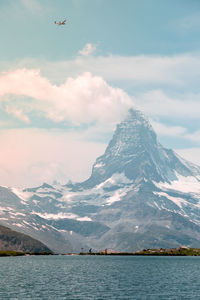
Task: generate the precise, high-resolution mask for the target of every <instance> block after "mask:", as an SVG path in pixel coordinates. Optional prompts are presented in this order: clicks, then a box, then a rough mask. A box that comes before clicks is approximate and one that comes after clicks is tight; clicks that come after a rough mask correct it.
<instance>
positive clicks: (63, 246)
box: [0, 110, 200, 252]
mask: <svg viewBox="0 0 200 300" xmlns="http://www.w3.org/2000/svg"><path fill="white" fill-rule="evenodd" d="M0 222H1V223H2V224H3V225H6V226H9V227H11V228H13V229H16V228H17V229H18V230H19V231H21V232H23V233H26V234H29V235H31V236H33V237H34V238H36V239H38V240H40V241H42V242H44V243H45V244H46V245H47V246H48V247H49V248H50V249H52V250H53V251H55V252H70V251H80V250H81V248H84V249H88V248H90V247H92V248H93V249H105V248H112V249H116V250H121V251H135V250H138V249H142V248H153V247H155V248H158V247H163V248H164V247H166V248H167V247H177V246H180V245H187V246H190V247H192V246H194V247H200V167H199V166H196V165H194V164H192V163H190V162H188V161H186V160H184V159H183V158H181V157H180V156H178V155H177V154H176V153H175V152H174V151H173V150H170V149H166V148H164V147H163V146H162V145H161V144H160V143H159V142H158V140H157V136H156V134H155V132H154V130H153V128H152V126H151V125H150V123H149V121H148V120H147V119H146V117H144V115H143V114H142V113H141V112H140V111H137V110H131V111H130V112H129V114H128V116H127V117H126V119H125V120H124V121H123V122H121V123H120V124H119V125H118V126H117V128H116V130H115V132H114V135H113V138H112V139H111V141H110V143H109V144H108V147H107V149H106V150H105V153H104V154H103V155H102V156H100V157H99V158H97V160H96V162H95V163H94V165H93V168H92V173H91V176H90V177H89V178H88V180H86V181H84V182H81V183H75V184H72V183H68V184H66V185H59V184H55V185H49V184H47V183H44V184H43V185H41V186H39V187H36V188H29V189H14V188H3V187H1V188H0Z"/></svg>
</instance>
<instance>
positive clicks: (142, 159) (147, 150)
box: [81, 109, 191, 188]
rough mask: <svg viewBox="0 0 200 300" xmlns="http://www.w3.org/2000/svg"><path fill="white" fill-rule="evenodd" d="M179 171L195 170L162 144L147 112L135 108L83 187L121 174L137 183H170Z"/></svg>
mask: <svg viewBox="0 0 200 300" xmlns="http://www.w3.org/2000/svg"><path fill="white" fill-rule="evenodd" d="M177 172H179V173H181V174H183V175H184V176H185V175H191V169H188V166H187V165H186V164H184V163H183V161H181V160H180V159H179V158H178V156H177V155H176V154H175V153H174V152H173V151H172V150H169V149H165V148H164V147H163V146H162V145H161V144H160V143H159V142H158V140H157V135H156V133H155V131H154V130H153V128H152V126H151V124H150V122H149V120H148V119H147V118H146V117H145V116H144V115H143V113H142V112H140V111H139V110H134V109H131V110H129V113H128V114H127V116H126V118H125V119H124V121H122V122H121V123H119V124H118V125H117V127H116V130H115V132H114V135H113V137H112V139H111V141H110V143H109V144H108V146H107V148H106V150H105V153H104V154H103V155H102V156H100V157H98V158H97V160H96V162H95V164H94V165H93V168H92V174H91V176H90V178H89V179H88V180H86V181H85V182H83V183H82V184H81V185H82V187H84V188H91V187H93V186H95V185H97V184H99V183H100V182H103V181H105V180H107V179H108V178H110V177H111V176H112V175H113V174H118V173H124V174H125V176H126V177H127V178H128V179H130V180H132V181H137V182H138V180H139V181H140V180H142V179H143V178H146V179H147V180H148V181H149V180H150V181H157V182H159V181H166V182H169V181H171V180H174V179H176V173H177Z"/></svg>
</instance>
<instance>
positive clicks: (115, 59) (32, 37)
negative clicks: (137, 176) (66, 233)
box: [0, 0, 200, 187]
mask: <svg viewBox="0 0 200 300" xmlns="http://www.w3.org/2000/svg"><path fill="white" fill-rule="evenodd" d="M64 19H66V25H65V26H57V25H56V24H55V23H54V21H57V22H58V21H63V20H64ZM0 23H1V24H0V25H1V26H0V143H1V146H0V185H4V186H16V187H27V186H36V185H40V184H41V183H42V182H48V183H52V182H53V181H54V180H56V181H58V182H60V183H66V182H68V180H72V181H82V180H84V179H86V178H87V177H88V176H89V175H90V173H91V169H92V164H93V163H94V161H95V159H96V158H97V157H98V156H99V155H101V154H103V152H104V151H105V148H106V145H107V143H108V142H109V140H110V139H111V137H112V134H113V132H114V129H115V126H116V124H117V123H119V122H121V121H122V120H123V119H124V118H125V116H126V114H127V112H128V110H129V109H130V108H136V109H139V110H141V111H142V112H143V113H144V114H145V115H146V116H147V117H148V118H149V120H150V122H151V124H152V126H153V128H154V129H155V131H156V133H157V135H158V139H159V141H160V142H161V143H162V144H163V146H164V147H166V148H171V149H174V150H175V151H176V152H177V153H179V154H180V155H182V156H183V157H184V158H186V159H188V160H190V161H192V162H194V163H197V164H199V165H200V155H199V154H200V121H199V120H200V84H199V81H200V39H199V35H200V1H199V0H190V1H189V0H168V1H165V0H125V1H121V0H109V1H108V0H67V1H66V0H59V1H54V0H1V1H0Z"/></svg>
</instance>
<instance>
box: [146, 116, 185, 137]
mask: <svg viewBox="0 0 200 300" xmlns="http://www.w3.org/2000/svg"><path fill="white" fill-rule="evenodd" d="M151 125H152V126H153V128H154V130H155V131H156V133H157V134H159V135H161V136H172V137H180V136H182V137H183V135H185V134H186V133H187V129H186V128H184V127H181V126H169V125H168V126H167V125H165V124H162V123H160V122H156V121H153V120H151Z"/></svg>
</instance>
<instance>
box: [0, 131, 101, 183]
mask: <svg viewBox="0 0 200 300" xmlns="http://www.w3.org/2000/svg"><path fill="white" fill-rule="evenodd" d="M0 140H1V147H0V182H1V185H6V186H36V185H39V184H41V183H42V182H44V181H45V182H52V181H53V180H55V179H56V180H58V181H60V182H61V183H66V182H67V181H68V180H69V179H72V180H75V181H81V180H84V179H87V177H88V176H89V175H90V172H91V168H92V164H93V163H94V161H95V159H96V157H97V156H99V155H101V154H102V153H103V152H104V149H105V147H106V145H105V144H103V143H95V142H86V141H84V140H83V137H82V135H81V133H80V134H79V133H76V132H64V131H59V130H41V129H12V130H1V131H0Z"/></svg>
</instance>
